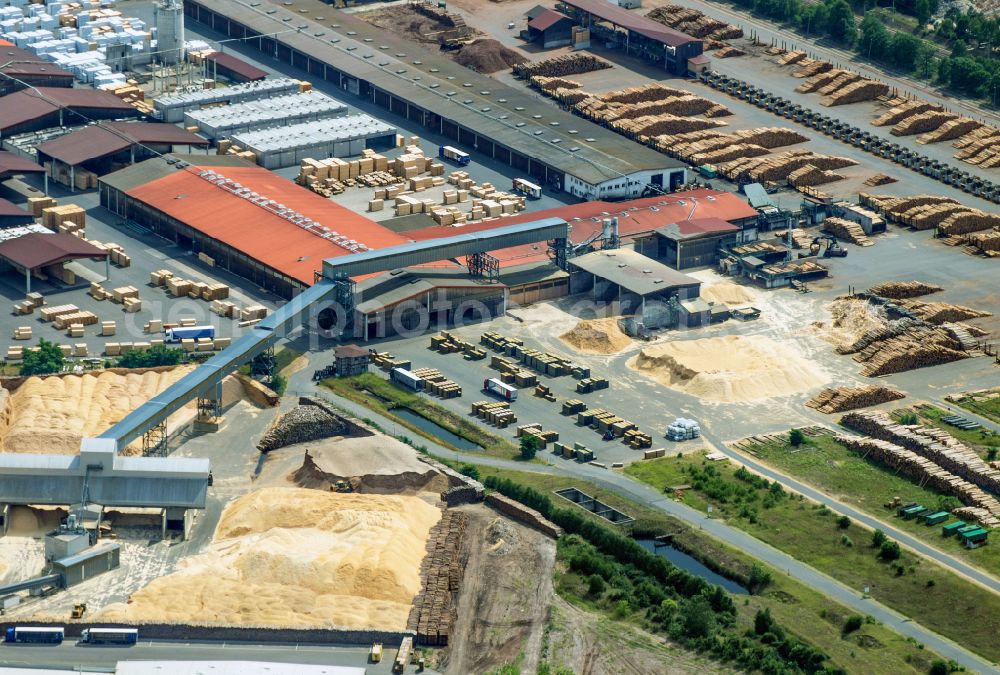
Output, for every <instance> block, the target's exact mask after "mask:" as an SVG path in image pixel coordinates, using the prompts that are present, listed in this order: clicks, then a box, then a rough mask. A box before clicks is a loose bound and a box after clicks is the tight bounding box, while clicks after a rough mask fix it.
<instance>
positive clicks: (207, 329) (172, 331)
mask: <svg viewBox="0 0 1000 675" xmlns="http://www.w3.org/2000/svg"><path fill="white" fill-rule="evenodd" d="M200 338H210V339H212V340H214V339H215V326H178V327H177V328H168V329H167V337H166V342H180V341H181V340H198V339H200Z"/></svg>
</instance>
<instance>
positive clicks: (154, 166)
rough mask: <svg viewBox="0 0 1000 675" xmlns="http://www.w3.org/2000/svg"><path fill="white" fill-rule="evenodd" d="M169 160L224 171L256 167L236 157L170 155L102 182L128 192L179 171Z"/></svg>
mask: <svg viewBox="0 0 1000 675" xmlns="http://www.w3.org/2000/svg"><path fill="white" fill-rule="evenodd" d="M168 160H180V161H181V162H184V163H185V164H190V165H191V166H199V167H216V168H220V169H224V168H225V167H228V166H244V167H245V166H254V164H253V162H250V161H247V160H245V159H243V158H242V157H237V156H236V155H191V154H186V153H170V154H168V155H166V156H163V157H153V158H152V159H147V160H146V161H145V162H139V163H138V164H133V165H132V166H127V167H125V168H124V169H121V170H119V171H115V172H114V173H109V174H107V175H105V176H101V178H100V182H101V183H104V184H105V185H108V186H110V187H112V188H114V189H116V190H121V191H122V192H128V191H129V190H131V189H132V188H135V187H139V186H140V185H145V184H146V183H149V182H152V181H154V180H157V179H159V178H163V177H164V176H168V175H170V174H172V173H174V172H176V171H178V168H177V166H178V162H177V161H174V162H171V161H168Z"/></svg>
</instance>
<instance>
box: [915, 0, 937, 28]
mask: <svg viewBox="0 0 1000 675" xmlns="http://www.w3.org/2000/svg"><path fill="white" fill-rule="evenodd" d="M913 13H914V14H916V16H917V23H918V24H919V26H920V28H923V27H924V26H926V25H927V22H928V21H930V20H931V14H932V12H931V3H930V0H917V1H916V3H914V5H913Z"/></svg>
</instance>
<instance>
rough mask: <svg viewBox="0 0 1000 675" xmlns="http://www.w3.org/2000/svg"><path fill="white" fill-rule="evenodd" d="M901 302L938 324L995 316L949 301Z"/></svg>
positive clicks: (921, 316)
mask: <svg viewBox="0 0 1000 675" xmlns="http://www.w3.org/2000/svg"><path fill="white" fill-rule="evenodd" d="M899 304H900V306H902V307H905V308H906V309H908V310H910V311H911V312H913V313H914V314H915V315H917V316H919V317H920V318H921V319H923V320H924V321H926V322H927V323H932V324H934V325H936V326H940V325H941V324H943V323H951V322H954V321H966V320H968V319H981V318H983V317H987V316H993V315H992V314H991V313H990V312H984V311H982V310H978V309H973V308H971V307H964V306H962V305H952V304H949V303H947V302H922V301H920V300H912V299H908V300H900V301H899Z"/></svg>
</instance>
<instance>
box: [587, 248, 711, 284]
mask: <svg viewBox="0 0 1000 675" xmlns="http://www.w3.org/2000/svg"><path fill="white" fill-rule="evenodd" d="M569 264H570V265H571V266H573V267H578V268H580V269H582V270H584V271H586V272H589V273H591V274H593V275H594V276H597V277H600V278H601V279H607V280H608V281H610V282H611V283H614V284H617V285H619V286H621V287H622V288H624V289H626V290H629V291H631V292H633V293H636V294H637V295H641V296H648V295H653V294H657V293H663V292H665V291H670V290H674V289H677V288H685V287H689V286H698V285H700V284H701V282H700V281H698V280H697V279H695V278H694V277H689V276H688V275H686V274H683V273H681V272H678V271H677V270H675V269H672V268H670V267H667V266H666V265H664V264H663V263H659V262H657V261H655V260H653V259H652V258H647V257H646V256H644V255H642V254H641V253H636V252H635V251H633V250H631V249H627V248H620V249H616V250H613V251H594V252H593V253H588V254H586V255H582V256H580V257H578V258H572V259H571V260H570V261H569Z"/></svg>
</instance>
